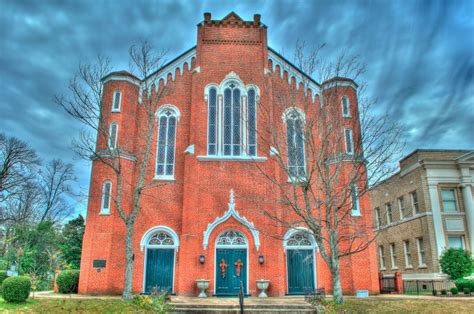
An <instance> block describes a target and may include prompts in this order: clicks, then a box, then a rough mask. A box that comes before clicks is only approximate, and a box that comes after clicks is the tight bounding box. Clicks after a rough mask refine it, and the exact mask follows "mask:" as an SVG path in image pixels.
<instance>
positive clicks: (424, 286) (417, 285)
mask: <svg viewBox="0 0 474 314" xmlns="http://www.w3.org/2000/svg"><path fill="white" fill-rule="evenodd" d="M453 287H456V285H455V284H454V282H453V281H450V280H403V293H404V294H416V295H420V294H433V293H434V291H435V290H436V291H437V292H438V294H439V293H440V292H441V291H442V290H446V291H449V290H451V288H453Z"/></svg>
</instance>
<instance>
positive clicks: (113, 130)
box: [108, 122, 118, 149]
mask: <svg viewBox="0 0 474 314" xmlns="http://www.w3.org/2000/svg"><path fill="white" fill-rule="evenodd" d="M117 141H118V124H117V123H116V122H113V123H112V124H110V126H109V143H108V145H109V148H110V149H115V148H117Z"/></svg>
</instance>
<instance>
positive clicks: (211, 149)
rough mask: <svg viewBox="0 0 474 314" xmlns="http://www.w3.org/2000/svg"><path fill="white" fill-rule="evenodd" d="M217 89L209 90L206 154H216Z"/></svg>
mask: <svg viewBox="0 0 474 314" xmlns="http://www.w3.org/2000/svg"><path fill="white" fill-rule="evenodd" d="M217 132H218V131H217V89H216V88H215V87H212V88H210V89H209V99H208V130H207V154H208V155H216V154H217Z"/></svg>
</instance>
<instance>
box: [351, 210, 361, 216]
mask: <svg viewBox="0 0 474 314" xmlns="http://www.w3.org/2000/svg"><path fill="white" fill-rule="evenodd" d="M351 216H352V217H362V214H361V213H360V211H355V212H351Z"/></svg>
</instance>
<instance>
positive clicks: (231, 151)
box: [224, 83, 240, 156]
mask: <svg viewBox="0 0 474 314" xmlns="http://www.w3.org/2000/svg"><path fill="white" fill-rule="evenodd" d="M224 156H240V89H239V88H237V86H236V85H235V84H234V83H230V84H229V86H228V87H227V88H226V89H225V90H224Z"/></svg>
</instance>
